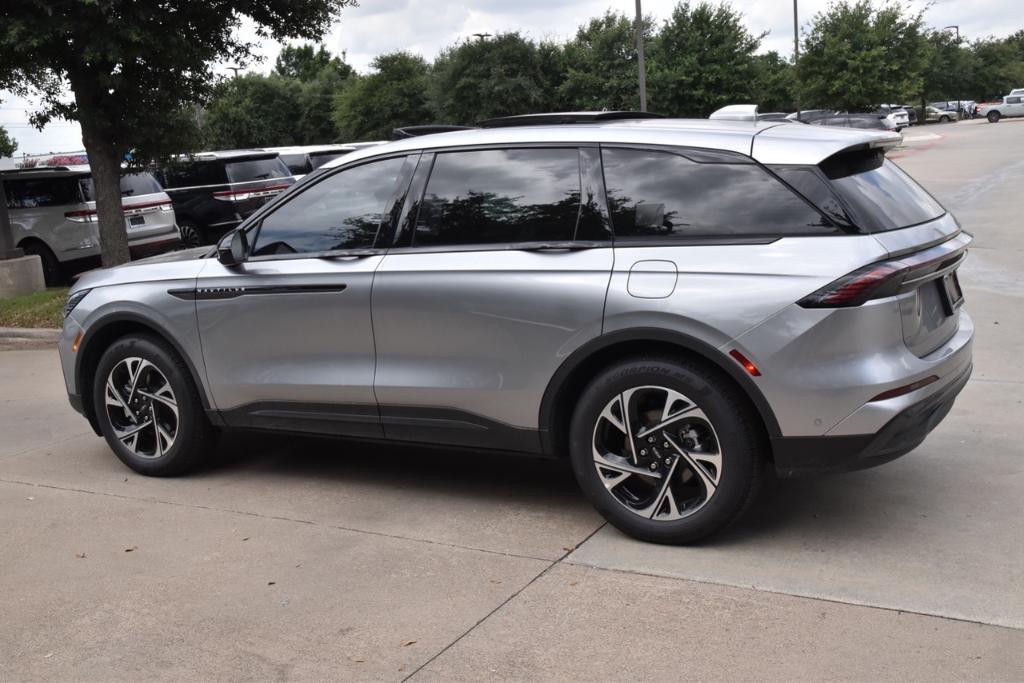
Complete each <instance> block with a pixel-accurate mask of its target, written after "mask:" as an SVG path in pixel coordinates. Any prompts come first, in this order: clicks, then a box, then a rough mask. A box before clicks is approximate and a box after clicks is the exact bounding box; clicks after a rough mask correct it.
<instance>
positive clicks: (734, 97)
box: [649, 2, 764, 117]
mask: <svg viewBox="0 0 1024 683" xmlns="http://www.w3.org/2000/svg"><path fill="white" fill-rule="evenodd" d="M763 37H764V34H761V35H758V36H754V35H751V34H750V32H749V31H747V29H746V28H745V27H744V25H743V15H741V14H740V13H739V12H738V11H736V10H734V9H732V7H730V6H729V5H726V4H724V3H723V4H719V5H712V4H710V3H707V2H701V3H699V4H697V5H694V6H691V5H690V3H689V2H681V3H679V4H677V5H676V6H675V9H673V10H672V16H671V17H670V18H669V19H668V21H666V22H665V25H664V26H663V27H662V29H661V31H660V32H659V33H658V35H657V37H656V38H655V39H654V42H653V44H652V45H651V59H650V63H651V66H650V69H651V77H650V88H649V92H650V98H651V103H652V108H653V109H655V110H656V111H659V112H661V113H664V114H671V115H672V116H695V117H705V116H707V115H708V114H710V113H711V112H712V111H714V110H715V109H718V108H720V107H723V106H725V105H727V104H736V103H742V102H748V103H749V102H752V101H753V100H754V98H755V92H754V79H755V74H756V66H755V62H754V52H755V51H756V50H757V48H758V46H759V45H760V44H761V39H762V38H763Z"/></svg>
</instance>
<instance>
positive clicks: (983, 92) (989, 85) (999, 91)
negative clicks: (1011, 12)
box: [971, 32, 1024, 101]
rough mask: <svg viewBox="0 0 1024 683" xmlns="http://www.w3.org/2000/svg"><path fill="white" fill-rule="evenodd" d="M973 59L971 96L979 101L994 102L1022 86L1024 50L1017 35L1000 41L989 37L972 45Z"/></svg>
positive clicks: (1018, 34) (1023, 81)
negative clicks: (973, 72)
mask: <svg viewBox="0 0 1024 683" xmlns="http://www.w3.org/2000/svg"><path fill="white" fill-rule="evenodd" d="M971 54H972V55H973V57H974V60H975V68H976V71H975V78H974V81H973V84H972V88H971V92H972V97H973V98H974V99H976V100H978V101H986V100H996V99H999V98H1001V97H1002V96H1003V95H1005V94H1006V93H1008V92H1010V90H1012V89H1013V88H1020V87H1022V86H1021V84H1022V83H1024V49H1022V47H1021V36H1020V33H1019V32H1018V33H1016V34H1014V35H1012V36H1010V37H1009V38H1005V39H1002V40H999V39H996V38H988V39H986V40H979V41H978V42H976V43H974V44H973V45H972V46H971Z"/></svg>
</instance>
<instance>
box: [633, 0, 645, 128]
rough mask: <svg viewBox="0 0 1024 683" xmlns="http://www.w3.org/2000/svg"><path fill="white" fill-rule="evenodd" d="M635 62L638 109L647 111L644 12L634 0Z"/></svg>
mask: <svg viewBox="0 0 1024 683" xmlns="http://www.w3.org/2000/svg"><path fill="white" fill-rule="evenodd" d="M636 64H637V69H638V70H639V72H640V73H639V77H640V78H639V80H640V111H647V66H646V65H645V60H644V14H643V10H641V9H640V0H636Z"/></svg>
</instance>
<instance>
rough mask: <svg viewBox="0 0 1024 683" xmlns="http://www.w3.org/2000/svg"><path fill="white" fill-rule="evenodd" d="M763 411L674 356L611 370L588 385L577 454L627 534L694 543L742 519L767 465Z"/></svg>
mask: <svg viewBox="0 0 1024 683" xmlns="http://www.w3.org/2000/svg"><path fill="white" fill-rule="evenodd" d="M762 443H763V438H762V437H761V430H760V426H759V423H758V420H757V417H756V416H755V415H754V414H753V413H752V411H751V409H750V407H749V405H748V403H747V401H746V400H745V398H744V397H743V396H742V395H741V393H740V392H739V390H738V389H737V388H736V387H735V386H734V385H733V384H732V382H731V381H730V380H728V379H727V378H726V377H724V376H722V375H720V374H719V373H718V372H716V371H713V370H710V369H708V368H706V367H705V366H703V365H701V364H698V363H694V362H690V361H688V360H685V359H675V358H671V357H650V358H636V359H632V360H629V361H625V362H622V363H620V364H617V365H615V366H613V367H610V368H608V369H607V370H605V371H604V372H602V373H601V374H599V375H598V376H597V377H596V378H595V379H594V380H593V381H592V382H591V383H590V385H589V386H588V387H587V388H586V389H585V390H584V392H583V395H582V396H581V398H580V400H579V402H578V403H577V406H576V410H575V412H574V415H573V419H572V426H571V433H570V457H571V459H572V465H573V470H574V472H575V474H576V479H577V481H578V482H579V484H580V487H581V488H582V489H583V491H584V493H586V495H587V497H588V498H589V499H590V500H591V502H592V503H593V504H594V506H595V507H596V508H597V509H598V511H599V512H600V513H601V514H602V515H603V516H604V517H605V518H606V519H607V520H608V521H609V522H611V523H612V524H613V525H614V526H616V527H617V528H618V529H620V530H621V531H623V532H625V533H627V534H629V535H631V536H634V537H636V538H639V539H642V540H646V541H652V542H655V543H672V544H678V543H687V542H692V541H696V540H699V539H701V538H704V537H706V536H709V535H711V534H714V533H716V532H718V531H720V530H721V529H723V528H725V527H726V526H728V525H729V524H731V523H732V522H733V521H734V520H736V519H737V518H738V517H739V516H740V514H742V512H743V511H744V510H745V509H746V508H747V506H748V505H749V504H750V503H751V501H752V500H753V498H754V496H755V494H756V491H757V489H758V486H759V483H760V480H761V473H762V470H763V466H764V460H765V457H764V450H763V446H762Z"/></svg>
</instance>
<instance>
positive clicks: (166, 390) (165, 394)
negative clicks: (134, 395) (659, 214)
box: [139, 384, 178, 419]
mask: <svg viewBox="0 0 1024 683" xmlns="http://www.w3.org/2000/svg"><path fill="white" fill-rule="evenodd" d="M139 396H145V397H146V398H148V399H152V400H154V401H157V402H159V403H162V404H163V405H165V406H167V407H168V408H170V409H171V411H172V412H173V413H174V418H175V419H177V418H178V403H177V401H175V400H174V394H173V393H171V385H170V384H164V386H163V387H161V388H160V390H159V391H156V392H153V393H151V392H148V391H143V390H142V389H139Z"/></svg>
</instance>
